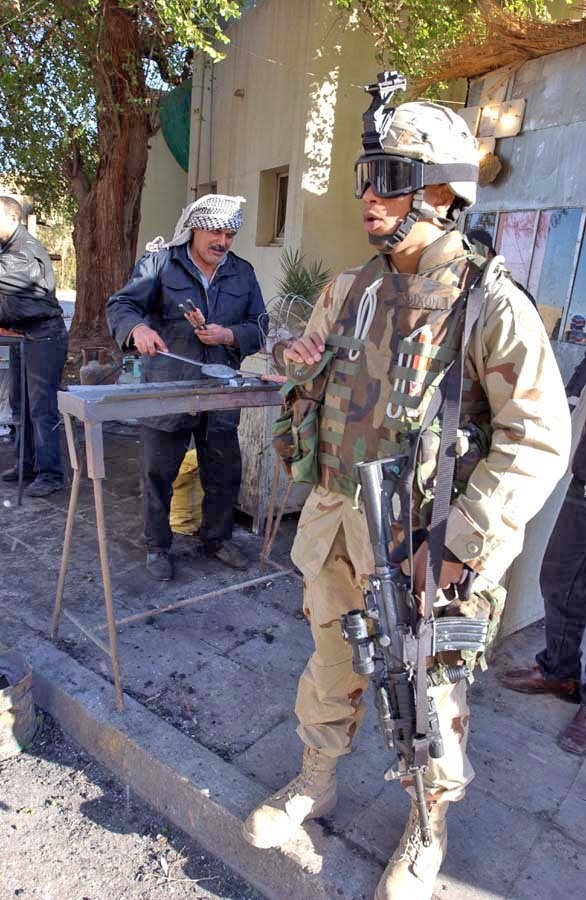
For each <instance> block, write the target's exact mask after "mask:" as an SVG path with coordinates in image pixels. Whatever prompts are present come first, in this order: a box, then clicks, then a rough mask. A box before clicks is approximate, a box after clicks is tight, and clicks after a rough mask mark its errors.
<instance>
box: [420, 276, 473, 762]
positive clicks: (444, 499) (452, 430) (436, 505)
mask: <svg viewBox="0 0 586 900" xmlns="http://www.w3.org/2000/svg"><path fill="white" fill-rule="evenodd" d="M484 296H485V292H484V287H483V286H480V287H473V288H471V289H470V290H469V291H468V295H467V297H466V310H465V314H464V330H463V333H462V341H461V345H460V349H459V351H458V354H457V356H456V358H455V360H454V361H453V362H452V363H451V364H450V366H449V368H448V369H447V370H446V374H445V377H444V378H443V379H442V381H441V382H440V384H439V385H438V389H437V390H436V391H435V392H434V394H433V397H432V398H431V400H430V403H429V406H428V408H427V410H426V412H425V415H424V417H423V421H422V423H421V428H420V430H419V431H418V434H417V438H416V440H415V441H414V443H413V447H412V449H411V458H410V464H409V466H408V467H407V469H408V471H409V472H410V473H411V474H410V480H409V481H408V482H407V484H406V485H404V487H406V488H407V490H408V494H409V507H408V508H409V510H410V508H411V491H412V484H413V473H414V471H415V466H416V460H417V451H418V447H419V441H420V438H421V435H422V433H423V432H424V431H425V429H426V428H428V427H429V425H430V424H431V423H432V422H433V420H434V418H435V417H436V416H437V415H438V413H439V412H440V411H441V412H442V427H441V438H440V449H439V454H438V463H437V471H436V487H435V495H434V501H433V512H432V517H431V523H430V526H429V538H428V540H429V545H428V546H429V550H428V557H427V570H426V576H425V607H424V610H423V615H422V617H421V619H420V621H419V624H418V637H419V640H418V644H417V675H416V679H417V681H416V698H417V699H416V704H417V705H416V732H417V734H418V735H420V736H424V735H426V734H427V733H428V731H429V709H428V699H427V667H426V656H427V655H429V652H430V647H431V643H432V642H431V640H428V638H431V637H432V629H433V603H434V600H435V596H436V594H437V589H438V582H439V577H440V571H441V566H442V561H443V550H444V540H445V534H446V526H447V519H448V513H449V509H450V501H451V495H452V482H453V475H454V464H455V442H456V434H457V429H458V423H459V419H460V405H461V399H462V385H463V380H464V359H465V356H466V348H467V346H468V342H469V340H470V335H471V333H472V329H473V327H474V325H475V324H476V322H477V320H478V317H479V315H480V312H481V309H482V305H483V302H484ZM454 312H456V310H454ZM409 515H410V512H409ZM406 524H407V523H406ZM409 524H410V523H409ZM405 536H406V539H407V543H408V551H409V560H410V562H411V580H413V566H412V560H413V553H412V549H413V548H412V536H411V528H410V527H409V528H408V529H406V531H405ZM417 752H418V753H419V755H420V757H421V761H420V763H419V764H422V765H424V764H425V762H426V760H427V755H428V747H427V745H426V742H425V741H422V742H421V745H420V747H419V750H418V751H417ZM424 758H425V760H424ZM417 763H418V761H417V760H416V764H417Z"/></svg>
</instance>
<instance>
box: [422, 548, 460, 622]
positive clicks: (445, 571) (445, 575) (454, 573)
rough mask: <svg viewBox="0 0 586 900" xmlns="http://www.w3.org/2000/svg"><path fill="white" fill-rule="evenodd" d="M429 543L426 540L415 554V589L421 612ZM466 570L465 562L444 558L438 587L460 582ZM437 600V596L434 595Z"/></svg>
mask: <svg viewBox="0 0 586 900" xmlns="http://www.w3.org/2000/svg"><path fill="white" fill-rule="evenodd" d="M427 554H428V544H427V541H424V542H423V543H422V544H421V546H420V547H418V549H417V550H416V551H415V553H414V554H413V590H414V591H415V594H416V596H417V603H418V606H419V612H420V613H422V612H423V604H422V602H421V600H420V598H423V597H424V595H425V572H426V569H427ZM463 571H464V563H461V562H448V560H444V561H443V562H442V567H441V571H440V577H439V584H438V587H439V588H440V589H441V588H447V587H449V586H450V585H451V584H458V582H459V581H460V579H461V577H462V573H463ZM434 600H435V597H434Z"/></svg>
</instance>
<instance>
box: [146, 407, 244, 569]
mask: <svg viewBox="0 0 586 900" xmlns="http://www.w3.org/2000/svg"><path fill="white" fill-rule="evenodd" d="M192 435H193V438H194V441H195V449H196V450H197V458H198V463H199V474H200V479H201V486H202V488H203V494H204V496H203V503H202V523H201V526H200V529H199V536H200V538H201V539H202V541H203V542H204V543H205V544H206V545H207V547H208V549H209V550H214V549H217V548H218V547H220V546H221V544H222V543H223V542H224V541H226V540H229V539H230V538H231V537H232V527H233V520H234V506H235V505H236V501H237V499H238V491H239V490H240V480H241V477H242V460H241V457H240V446H239V444H238V431H237V429H236V428H230V429H226V430H219V429H208V416H207V414H206V413H201V415H199V416H198V417H197V424H196V425H195V427H194V428H193V429H189V428H187V429H181V430H179V431H161V430H159V429H157V428H149V427H148V426H143V427H142V429H141V438H142V454H143V457H142V458H143V511H144V536H145V542H146V546H147V549H148V550H151V551H152V550H168V549H169V547H170V546H171V543H172V541H173V533H172V531H171V528H170V527H169V510H170V507H171V495H172V492H173V482H174V481H175V479H176V477H177V474H178V472H179V469H180V467H181V463H182V462H183V457H184V456H185V454H186V452H187V450H188V448H189V443H190V440H191V436H192Z"/></svg>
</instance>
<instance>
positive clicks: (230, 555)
mask: <svg viewBox="0 0 586 900" xmlns="http://www.w3.org/2000/svg"><path fill="white" fill-rule="evenodd" d="M242 200H243V198H241V197H227V196H224V195H221V194H209V195H207V196H205V197H201V198H200V199H199V200H196V201H195V203H193V204H192V205H191V206H189V207H188V208H187V209H186V210H184V212H183V215H182V217H181V218H180V220H179V222H178V223H177V228H176V229H175V236H174V238H173V240H172V241H170V242H169V243H168V244H163V239H162V238H157V239H156V240H155V241H154V242H152V243H151V244H149V245H147V248H148V250H149V251H150V252H147V253H146V254H145V255H144V256H142V257H141V259H139V261H138V263H137V264H136V267H135V269H134V272H133V273H132V277H131V278H130V281H129V282H128V283H127V284H126V285H125V286H124V287H123V288H122V289H121V290H120V291H118V292H117V293H116V294H114V295H113V296H112V297H110V299H109V301H108V304H107V308H106V314H107V320H108V325H109V328H110V332H111V334H112V336H113V338H114V339H115V341H116V342H117V343H118V345H119V346H120V347H121V348H122V349H128V348H131V347H135V348H136V349H137V350H138V352H139V353H141V354H144V355H145V356H144V366H143V379H144V380H145V381H147V382H151V381H193V380H194V379H195V378H197V377H198V376H197V369H195V368H193V367H192V366H191V365H189V364H188V363H182V362H180V361H178V360H175V359H171V358H165V356H162V355H160V353H159V351H163V352H164V351H166V350H168V351H170V352H171V353H175V354H178V355H180V356H186V357H189V358H190V359H193V360H197V361H200V362H204V363H221V364H223V365H228V366H231V367H232V368H234V369H237V368H239V367H240V364H241V360H242V359H243V357H245V356H248V355H249V354H252V353H256V351H257V350H259V349H260V347H261V345H262V342H263V334H264V332H265V331H266V327H267V316H266V310H265V305H264V302H263V299H262V295H261V292H260V288H259V285H258V282H257V280H256V276H255V274H254V269H253V268H252V266H251V265H250V263H248V262H246V261H245V260H243V259H241V258H240V257H239V256H236V254H234V253H232V252H231V251H230V247H231V246H232V242H233V240H234V237H235V235H236V233H237V231H238V229H239V227H240V224H241V222H242V212H241V209H240V204H241V202H242ZM190 310H191V311H190ZM238 421H239V412H238V410H221V411H218V412H209V413H200V414H199V415H187V414H185V415H172V416H169V415H168V416H159V417H157V418H156V419H155V418H150V419H147V420H146V421H145V423H144V426H143V427H142V429H141V440H142V447H143V466H144V468H143V503H144V525H145V541H146V546H147V562H146V567H147V571H148V572H149V573H150V574H151V575H152V576H153V577H154V578H156V579H158V580H160V581H168V580H169V579H171V578H172V577H173V567H172V562H171V559H170V556H169V550H170V548H171V543H172V533H171V529H170V527H169V509H170V503H171V493H172V486H173V482H174V480H175V478H176V477H177V473H178V472H179V467H180V465H181V462H182V460H183V457H184V455H185V452H186V450H187V449H188V447H189V443H190V440H191V438H192V436H193V439H194V441H195V446H196V449H197V456H198V462H199V466H200V476H201V484H202V488H203V492H204V498H203V503H202V524H201V527H200V530H199V537H200V538H201V540H202V541H203V544H204V551H205V553H206V555H208V556H214V557H217V558H218V559H219V560H221V561H222V562H223V563H224V564H225V565H228V566H231V567H232V568H237V569H244V568H246V566H247V560H246V558H245V557H244V555H243V554H242V553H241V551H240V550H239V549H238V548H237V547H236V546H235V545H234V544H233V543H232V542H231V540H230V539H231V537H232V527H233V509H234V505H235V503H236V500H237V498H238V491H239V489H240V479H241V468H242V467H241V457H240V448H239V446H238V434H237V427H238Z"/></svg>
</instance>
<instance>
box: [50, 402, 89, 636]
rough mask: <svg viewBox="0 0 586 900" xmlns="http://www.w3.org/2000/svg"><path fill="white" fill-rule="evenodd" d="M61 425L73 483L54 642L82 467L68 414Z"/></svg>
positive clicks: (53, 627) (60, 575) (63, 552)
mask: <svg viewBox="0 0 586 900" xmlns="http://www.w3.org/2000/svg"><path fill="white" fill-rule="evenodd" d="M63 423H64V425H65V435H66V437H67V449H68V451H69V461H70V463H71V468H72V469H73V481H72V484H71V495H70V497H69V509H68V511H67V524H66V525H65V537H64V539H63V551H62V554H61V568H60V570H59V580H58V581H57V594H56V596H55V607H54V609H53V624H52V629H51V636H52V638H53V640H54V641H56V640H57V637H58V634H59V625H60V622H61V612H62V608H63V591H64V589H65V578H66V575H67V568H68V566H69V552H70V550H71V538H72V535H73V523H74V521H75V513H76V510H77V500H78V496H79V482H80V480H81V471H82V467H81V466H80V464H79V460H78V458H77V450H76V447H75V438H74V434H73V423H72V421H71V416H70V415H69V414H68V413H64V415H63Z"/></svg>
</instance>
